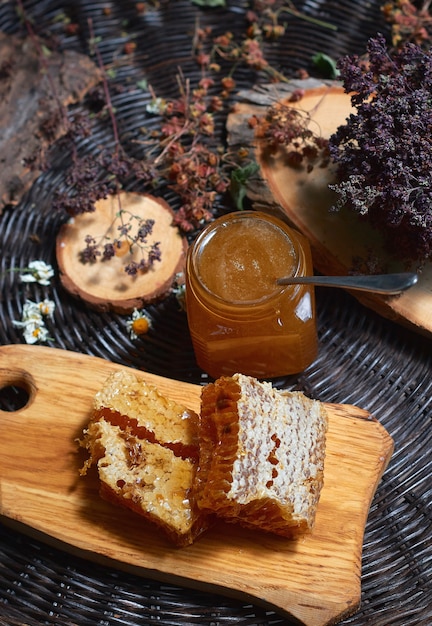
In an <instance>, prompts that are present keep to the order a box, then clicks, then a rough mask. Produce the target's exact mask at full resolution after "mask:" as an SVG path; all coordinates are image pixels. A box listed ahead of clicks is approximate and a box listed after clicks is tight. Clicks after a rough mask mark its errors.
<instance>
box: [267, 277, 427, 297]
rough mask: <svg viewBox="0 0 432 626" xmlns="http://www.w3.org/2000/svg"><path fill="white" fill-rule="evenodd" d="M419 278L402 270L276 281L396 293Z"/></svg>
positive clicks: (278, 282)
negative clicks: (391, 272) (392, 272)
mask: <svg viewBox="0 0 432 626" xmlns="http://www.w3.org/2000/svg"><path fill="white" fill-rule="evenodd" d="M417 280H418V276H417V274H415V273H413V272H401V273H399V274H373V275H370V276H369V275H367V276H356V275H353V276H295V277H294V276H287V277H286V278H279V279H278V280H277V281H276V282H277V284H278V285H295V284H304V285H306V284H309V285H322V286H326V287H343V288H345V289H356V290H358V291H370V292H373V293H384V294H388V295H395V294H398V293H401V292H402V291H405V290H406V289H409V287H412V286H413V285H415V284H416V282H417Z"/></svg>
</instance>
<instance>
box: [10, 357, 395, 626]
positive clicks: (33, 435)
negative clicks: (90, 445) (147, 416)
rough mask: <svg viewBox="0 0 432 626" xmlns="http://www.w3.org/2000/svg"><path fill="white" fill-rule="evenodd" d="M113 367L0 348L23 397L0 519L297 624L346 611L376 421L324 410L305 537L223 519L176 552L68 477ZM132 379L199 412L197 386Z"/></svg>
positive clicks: (329, 620) (380, 455) (356, 583)
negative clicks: (321, 452) (319, 486)
mask: <svg viewBox="0 0 432 626" xmlns="http://www.w3.org/2000/svg"><path fill="white" fill-rule="evenodd" d="M119 369H125V368H122V366H120V365H116V364H114V363H110V362H108V361H105V360H103V359H100V358H97V357H91V356H86V355H81V354H78V353H74V352H67V351H63V350H58V349H54V348H47V347H38V346H25V345H7V346H2V347H0V388H1V389H3V388H5V387H7V386H11V385H13V386H17V387H20V388H23V389H24V390H26V391H27V393H28V396H29V399H28V402H27V404H26V405H25V406H24V407H23V408H21V409H20V410H16V411H13V412H10V411H8V412H6V411H0V428H1V437H0V513H1V515H2V518H1V519H2V521H3V522H4V523H7V524H12V526H16V525H17V524H18V529H19V530H21V531H23V532H27V533H29V534H31V535H33V536H36V537H38V538H39V539H42V540H43V541H46V542H47V543H50V544H53V545H56V546H57V547H59V546H60V547H61V548H62V549H64V550H66V551H70V552H73V553H75V554H79V555H80V556H84V557H86V558H89V559H92V560H95V561H98V562H102V563H107V564H110V565H111V566H112V565H115V566H116V567H119V568H120V569H126V570H127V571H132V572H134V573H138V574H142V575H144V576H148V577H152V578H155V579H158V580H162V581H166V582H171V583H174V584H181V585H185V586H190V587H192V588H199V589H204V590H211V591H216V592H220V593H223V594H225V595H229V596H234V597H238V598H241V599H242V600H243V601H244V600H245V599H246V600H247V601H251V602H255V603H258V604H263V605H265V606H270V607H271V608H273V609H274V610H276V611H279V612H282V613H285V614H289V615H291V616H294V617H295V618H297V619H298V620H300V622H302V623H304V624H306V625H307V626H323V625H325V624H334V623H336V622H337V621H339V620H340V619H342V618H344V617H345V616H347V615H350V614H352V613H353V612H355V611H356V609H357V608H358V606H359V602H360V573H361V552H362V543H363V534H364V526H365V522H366V518H367V515H368V510H369V506H370V503H371V500H372V497H373V495H374V493H375V490H376V487H377V484H378V482H379V480H380V478H381V475H382V473H383V471H384V469H385V467H386V465H387V463H388V461H389V459H390V456H391V454H392V450H393V441H392V439H391V437H390V436H389V434H388V433H387V432H386V430H385V429H384V428H383V427H382V426H381V425H380V423H379V422H378V421H377V420H376V419H375V418H374V417H372V416H371V415H370V414H369V413H368V412H366V411H364V410H362V409H360V408H357V407H355V406H351V405H337V404H328V405H327V409H328V412H329V431H328V442H327V456H326V462H325V472H324V474H325V485H324V488H323V491H322V495H321V499H320V502H319V506H318V512H317V518H316V526H315V529H314V531H313V533H312V534H311V535H309V536H307V537H305V538H303V539H301V540H298V541H290V540H287V539H284V538H280V537H275V536H271V535H269V534H262V533H259V532H255V531H246V530H243V529H241V528H239V527H236V526H235V525H225V524H224V523H222V522H221V523H220V524H219V525H217V526H216V527H214V528H213V529H211V530H210V531H208V532H207V533H206V534H205V535H204V536H202V537H201V538H200V539H198V540H197V542H196V543H195V544H194V545H192V546H190V547H187V548H182V549H179V548H174V547H172V546H171V545H169V544H168V543H167V540H166V539H165V537H164V536H162V534H159V532H157V531H156V532H155V529H154V527H152V526H150V524H149V523H147V522H146V521H144V520H142V518H140V517H139V516H138V515H135V514H134V513H132V512H130V511H127V510H123V509H122V508H117V507H115V506H113V505H111V504H108V503H107V502H105V501H103V500H102V499H101V498H100V497H99V495H98V481H97V477H96V474H95V473H93V474H90V475H87V476H86V477H79V475H78V470H79V468H80V467H81V466H82V464H83V461H84V451H83V450H79V448H78V446H77V442H76V440H77V438H78V437H80V436H81V433H82V429H83V428H84V427H85V426H86V424H87V422H88V420H89V418H90V414H91V410H92V399H93V396H94V394H95V392H96V391H98V389H99V388H100V387H101V386H102V384H103V382H104V381H105V379H106V378H107V376H108V375H109V374H110V373H111V372H113V371H115V370H119ZM134 371H135V370H134ZM136 373H137V374H138V375H139V376H142V378H143V379H144V380H146V381H147V382H150V383H153V384H155V385H157V387H158V388H159V390H160V391H161V392H162V393H164V394H166V395H168V396H170V397H171V398H173V399H174V400H177V401H179V402H182V403H184V404H186V405H187V406H189V407H190V408H191V409H194V410H195V411H198V410H199V405H200V387H199V386H195V385H192V384H189V383H183V382H178V381H175V380H169V379H166V378H161V377H158V376H155V375H152V374H146V373H143V372H136Z"/></svg>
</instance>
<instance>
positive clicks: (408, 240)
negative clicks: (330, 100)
mask: <svg viewBox="0 0 432 626" xmlns="http://www.w3.org/2000/svg"><path fill="white" fill-rule="evenodd" d="M338 68H339V69H340V73H341V78H342V80H343V83H344V88H345V91H346V92H347V93H353V95H352V98H351V99H352V103H353V105H354V106H355V107H356V109H357V112H356V113H355V114H352V115H350V117H349V118H348V119H347V122H346V124H345V125H342V126H339V127H338V129H337V131H336V132H335V133H334V134H333V135H332V136H331V137H330V139H329V151H330V157H331V159H332V161H333V162H334V163H336V165H337V175H338V182H337V183H336V184H335V185H332V186H331V187H332V188H333V189H334V190H335V191H336V192H337V193H338V194H339V200H338V202H337V204H336V205H335V207H334V208H335V209H338V208H340V207H341V206H342V205H345V204H346V205H348V206H350V207H351V208H352V209H354V210H355V211H356V212H358V213H359V214H360V215H363V216H366V218H367V219H368V220H369V221H370V223H371V224H372V225H373V226H374V227H376V228H377V229H379V230H380V231H381V232H382V233H383V235H384V237H385V240H386V242H387V244H388V246H389V248H390V249H391V250H392V251H393V252H396V253H397V255H398V257H403V258H410V259H417V260H421V261H423V260H426V259H428V258H431V257H432V53H431V52H425V51H423V50H422V49H421V48H420V47H419V46H417V45H415V44H413V43H406V44H405V45H404V46H403V47H402V48H401V49H400V50H397V51H393V52H390V51H389V50H388V48H387V46H386V41H385V39H384V37H383V36H382V35H378V36H377V37H376V38H374V39H371V40H370V41H369V43H368V55H367V58H366V59H361V58H360V57H358V56H356V55H354V56H348V57H344V58H343V59H341V60H340V61H339V63H338Z"/></svg>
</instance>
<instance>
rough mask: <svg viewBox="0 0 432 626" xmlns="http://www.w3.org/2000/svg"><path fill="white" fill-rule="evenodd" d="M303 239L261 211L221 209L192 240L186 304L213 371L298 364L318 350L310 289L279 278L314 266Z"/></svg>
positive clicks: (289, 370) (202, 362) (291, 368)
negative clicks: (226, 212)
mask: <svg viewBox="0 0 432 626" xmlns="http://www.w3.org/2000/svg"><path fill="white" fill-rule="evenodd" d="M312 271H313V268H312V259H311V253H310V247H309V244H308V242H307V240H306V239H305V238H304V237H303V236H302V235H300V234H299V233H297V232H296V231H294V230H293V229H291V228H290V227H289V226H287V225H286V224H285V223H284V222H283V221H282V220H279V219H277V218H275V217H273V216H271V215H267V214H266V213H262V212H258V211H241V212H237V213H231V214H229V215H227V216H224V217H220V218H219V219H217V220H215V221H214V222H212V223H211V224H210V225H209V226H207V227H206V228H205V229H204V230H203V231H202V232H201V233H200V235H199V236H198V237H197V239H196V240H195V242H194V243H193V244H192V246H191V247H190V248H189V251H188V257H187V264H186V308H187V316H188V324H189V330H190V334H191V338H192V342H193V346H194V351H195V356H196V360H197V363H198V365H199V366H200V367H201V368H202V369H203V370H204V371H206V372H207V373H208V374H209V375H210V376H212V377H214V378H218V377H219V376H222V375H227V376H231V375H232V374H234V373H236V372H239V373H242V374H246V375H249V376H255V377H257V378H272V377H276V376H285V375H287V374H293V373H297V372H300V371H302V370H303V369H304V368H305V367H307V366H308V365H309V364H310V363H311V362H312V361H313V359H314V358H315V356H316V353H317V346H318V342H317V331H316V320H315V298H314V289H313V287H311V286H309V285H300V284H298V285H289V286H287V285H285V286H279V285H277V283H276V280H277V278H280V277H283V276H304V275H308V274H312Z"/></svg>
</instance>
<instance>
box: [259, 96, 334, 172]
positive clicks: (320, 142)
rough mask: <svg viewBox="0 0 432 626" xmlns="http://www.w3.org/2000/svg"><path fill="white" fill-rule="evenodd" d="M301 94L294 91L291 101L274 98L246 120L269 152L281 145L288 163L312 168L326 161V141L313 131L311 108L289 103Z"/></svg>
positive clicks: (325, 163) (327, 160)
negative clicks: (303, 109) (257, 115)
mask: <svg viewBox="0 0 432 626" xmlns="http://www.w3.org/2000/svg"><path fill="white" fill-rule="evenodd" d="M301 97H302V93H299V92H293V94H292V96H291V99H290V101H285V102H284V101H280V102H275V103H274V104H273V105H272V106H271V107H269V108H268V109H267V111H266V113H265V115H264V116H262V117H260V118H258V117H256V116H254V117H252V118H251V119H250V120H249V124H250V125H251V126H252V127H254V128H255V136H256V138H257V139H258V140H259V141H260V143H261V144H262V145H264V146H265V151H266V153H267V154H268V155H269V156H270V155H272V154H274V153H275V152H277V151H278V150H279V149H280V148H283V149H284V156H285V161H286V163H287V165H288V166H290V167H301V166H304V167H306V169H307V171H308V172H311V171H312V170H313V168H314V167H315V166H316V165H318V166H319V167H326V166H327V165H328V163H329V153H328V141H327V139H325V138H324V137H322V136H321V135H320V134H319V132H314V129H313V128H312V127H311V126H312V116H311V113H310V112H307V111H302V110H301V109H297V108H294V107H293V106H291V104H290V102H292V101H296V100H299V99H301ZM316 130H319V129H316Z"/></svg>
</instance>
